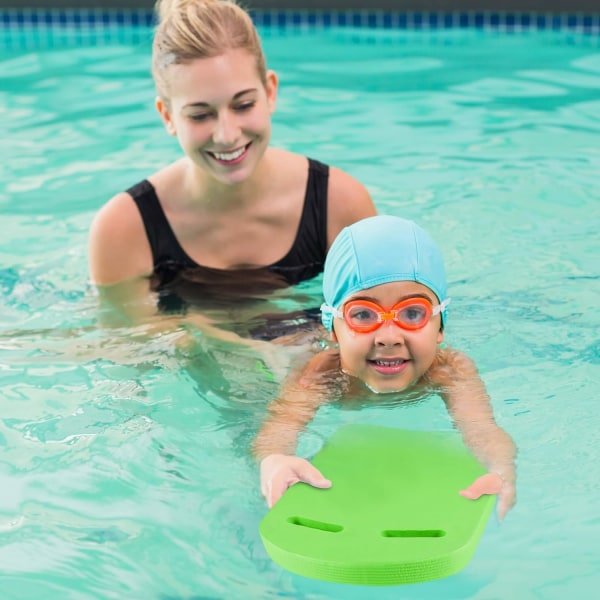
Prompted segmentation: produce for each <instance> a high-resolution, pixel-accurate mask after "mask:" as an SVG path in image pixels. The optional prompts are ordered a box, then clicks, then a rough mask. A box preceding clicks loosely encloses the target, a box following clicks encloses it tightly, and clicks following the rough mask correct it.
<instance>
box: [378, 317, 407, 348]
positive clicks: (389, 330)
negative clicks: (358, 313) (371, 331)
mask: <svg viewBox="0 0 600 600" xmlns="http://www.w3.org/2000/svg"><path fill="white" fill-rule="evenodd" d="M375 343H376V344H379V345H381V346H395V345H401V344H404V331H403V329H402V328H401V327H398V325H396V323H394V321H393V320H392V319H386V320H385V321H384V322H383V324H382V325H381V327H379V329H377V331H376V332H375Z"/></svg>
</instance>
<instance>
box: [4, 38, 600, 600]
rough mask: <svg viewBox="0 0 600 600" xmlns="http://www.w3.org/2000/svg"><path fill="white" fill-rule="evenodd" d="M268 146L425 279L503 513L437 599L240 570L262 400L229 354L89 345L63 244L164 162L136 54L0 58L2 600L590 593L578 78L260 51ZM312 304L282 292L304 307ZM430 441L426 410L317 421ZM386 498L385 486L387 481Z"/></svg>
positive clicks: (126, 339)
mask: <svg viewBox="0 0 600 600" xmlns="http://www.w3.org/2000/svg"><path fill="white" fill-rule="evenodd" d="M263 35H264V45H265V49H266V51H267V55H268V57H269V61H270V67H272V68H274V69H276V70H277V71H278V73H279V75H280V81H281V88H280V95H279V101H278V109H277V112H276V115H275V123H274V139H273V143H274V144H275V145H278V146H282V147H286V148H288V149H291V150H294V151H297V152H301V153H304V154H307V155H310V156H312V157H314V158H317V159H320V160H322V161H324V162H328V163H330V164H334V165H336V166H339V167H341V168H344V169H346V170H347V171H349V172H350V173H352V174H353V175H354V176H356V177H357V178H359V179H360V180H362V181H363V182H364V183H365V184H366V185H367V187H368V188H369V189H370V191H371V193H372V195H373V197H374V199H375V202H376V204H377V207H378V209H379V211H380V212H385V213H391V214H395V215H399V216H404V217H407V218H411V219H415V220H416V221H418V222H419V223H420V224H421V225H423V226H424V227H425V228H426V229H427V230H429V231H430V232H431V234H432V235H433V237H434V238H436V239H437V240H438V242H439V244H440V246H441V248H442V250H443V253H444V255H445V258H446V266H447V271H448V274H449V289H450V295H451V296H452V298H453V300H452V305H451V307H450V312H449V321H448V327H447V332H446V340H447V341H449V342H450V343H451V344H452V345H454V346H456V347H458V348H461V349H463V350H465V351H466V352H467V353H468V354H470V355H471V356H472V357H473V358H474V359H475V361H476V362H477V364H478V365H479V368H480V371H481V374H482V376H483V378H484V380H485V382H486V385H487V387H488V390H489V392H490V394H491V397H492V401H493V405H494V409H495V413H496V416H497V419H498V421H499V423H500V424H501V425H502V426H503V427H504V428H505V429H507V430H508V431H509V432H510V433H511V435H512V436H513V437H514V439H515V441H516V443H517V445H518V447H519V463H518V464H519V467H518V474H519V481H518V503H517V506H516V507H515V508H514V510H513V511H512V512H511V513H510V514H509V516H508V517H507V519H506V520H505V522H504V523H502V524H501V525H500V524H498V522H497V521H496V520H495V518H492V519H491V520H490V522H489V524H488V527H487V529H486V531H485V533H484V535H483V537H482V539H481V541H480V543H479V546H478V548H477V550H476V552H475V555H474V557H473V559H472V560H471V561H470V563H469V564H468V565H467V567H466V568H465V569H464V570H463V571H461V572H460V573H458V574H456V575H453V576H451V577H449V578H446V579H442V580H439V581H433V582H429V583H423V584H417V585H409V586H402V587H401V588H385V587H384V588H372V589H370V588H366V587H363V586H346V585H337V584H331V583H325V582H320V581H315V580H311V579H306V578H303V577H301V576H297V575H293V574H291V573H289V572H287V571H284V570H283V569H281V568H279V567H278V566H277V565H275V564H274V563H273V562H272V561H271V560H270V559H269V557H268V556H267V555H266V552H265V550H264V549H263V547H262V544H261V541H260V538H259V534H258V524H259V522H260V520H261V518H262V517H263V516H264V514H265V512H266V508H265V505H264V503H263V500H262V498H261V496H260V492H259V486H258V474H257V471H256V468H255V467H254V466H253V465H252V462H251V460H250V459H249V457H248V446H249V444H250V442H251V440H252V439H253V436H254V434H255V432H256V430H257V428H258V427H259V424H260V422H261V419H262V417H263V416H264V414H265V407H266V405H267V403H268V402H269V400H271V399H272V398H273V397H274V396H275V395H276V392H277V383H278V380H279V377H280V374H279V373H276V372H275V373H274V372H271V371H270V370H269V368H267V367H265V366H264V365H263V364H262V363H261V362H260V361H258V360H257V357H256V356H253V355H252V354H251V353H250V352H249V351H247V350H243V349H240V348H236V347H234V346H228V345H224V344H221V345H219V344H216V343H214V342H209V341H207V340H205V339H201V338H199V339H198V340H197V341H198V343H197V347H195V348H194V349H193V350H190V351H189V352H187V353H180V352H177V351H175V350H174V337H175V336H176V333H175V334H172V335H165V336H162V337H157V338H154V339H152V340H150V341H148V340H147V339H146V338H145V337H144V336H143V332H141V331H139V330H137V329H132V330H128V329H126V328H123V329H120V330H116V331H107V330H104V329H102V328H101V327H99V326H98V324H97V309H96V299H95V296H94V293H93V289H92V288H91V286H90V285H89V283H88V280H87V263H86V261H87V258H86V253H87V247H86V244H87V229H88V226H89V224H90V222H91V219H92V217H93V215H94V213H95V211H96V210H97V209H98V208H99V207H100V206H101V205H102V203H103V202H105V201H106V200H107V199H108V198H109V197H110V196H112V195H113V194H114V193H116V192H117V191H121V190H123V189H125V188H127V187H129V186H130V185H131V184H133V183H135V182H136V181H138V180H139V179H142V178H143V177H144V176H146V175H147V174H149V173H150V172H152V171H154V170H155V169H157V168H159V167H161V166H163V165H164V164H166V163H167V162H169V161H170V160H172V159H174V158H176V157H178V156H179V149H178V147H177V144H176V142H175V141H174V140H173V139H172V138H170V137H169V136H167V135H166V134H165V132H164V130H163V128H162V125H161V124H160V122H159V119H158V116H157V115H156V114H155V112H154V108H153V98H154V91H153V84H152V82H151V80H150V77H149V55H150V48H149V44H150V42H149V40H150V32H149V31H148V36H147V39H148V42H147V43H143V42H142V43H140V42H136V43H132V44H127V43H118V44H116V43H115V44H112V45H111V44H105V45H103V46H99V47H93V46H89V47H85V46H78V47H71V46H68V45H62V46H58V47H55V46H52V45H48V46H47V47H44V48H41V49H35V48H34V49H30V50H26V51H16V50H10V51H4V52H2V53H0V79H1V81H2V86H1V88H0V118H1V119H2V128H3V140H4V143H3V144H2V146H1V147H0V158H1V160H0V210H1V213H2V225H1V229H2V235H1V236H0V290H1V296H0V327H1V329H2V332H1V334H0V347H1V350H2V354H1V358H0V368H1V373H0V402H1V412H0V565H1V568H0V590H1V593H0V595H1V597H2V599H3V600H13V599H22V598H27V599H29V598H47V599H53V598H70V599H79V598H82V599H83V598H86V599H87V598H107V599H108V598H115V599H117V598H118V599H122V598H132V599H133V598H135V599H138V598H139V599H141V598H144V599H157V600H174V599H180V598H181V599H184V598H185V599H192V598H193V599H197V600H199V599H209V598H210V599H215V598H219V599H230V598H257V599H258V598H260V599H262V598H293V599H310V600H324V599H338V598H350V599H362V598H367V597H368V598H370V599H372V600H378V599H388V598H389V599H391V598H405V599H418V600H425V599H427V600H429V599H432V600H433V599H435V600H439V599H440V598H443V599H444V600H451V599H457V600H458V599H461V600H462V599H467V598H469V599H470V598H473V599H478V600H504V599H506V598H517V599H518V600H528V599H534V598H535V599H544V600H546V599H547V600H554V599H561V600H562V599H563V598H564V597H565V596H567V595H568V596H569V597H573V598H589V597H592V596H593V589H596V588H597V587H598V585H599V584H600V553H599V552H598V542H597V540H598V537H599V534H600V518H599V513H598V505H599V500H600V483H599V482H600V468H599V465H600V441H599V438H598V433H597V432H598V428H599V425H600V416H599V412H598V407H597V401H598V390H599V389H600V386H599V384H600V369H599V368H598V367H599V364H600V343H599V340H598V331H599V327H600V316H599V315H600V311H599V310H598V306H599V305H600V274H599V267H598V265H599V264H600V260H599V258H600V256H599V254H600V252H599V251H600V243H599V237H598V232H599V231H600V145H599V144H598V139H599V134H600V50H599V45H598V39H597V38H594V37H592V36H588V37H585V36H583V37H580V38H573V37H572V36H570V37H569V36H565V35H564V34H561V33H560V32H537V33H536V32H527V33H521V34H517V33H514V34H502V33H490V32H487V33H483V32H481V31H474V30H473V31H472V30H460V31H453V30H449V31H429V32H428V31H421V32H410V31H402V32H394V31H390V30H386V31H376V30H359V29H356V30H353V29H336V28H331V29H325V30H321V31H292V30H288V31H285V32H281V31H275V30H273V31H271V30H263ZM319 299H320V296H319V279H316V280H314V281H311V282H308V283H305V284H302V285H301V286H300V287H299V288H298V289H296V290H291V291H290V292H289V296H288V301H289V303H290V305H298V306H305V305H311V306H312V305H314V304H317V303H318V302H319ZM350 422H353V423H358V422H363V423H375V424H389V425H392V426H397V427H405V428H415V429H434V430H437V429H448V428H450V427H451V424H450V422H449V419H448V416H447V414H446V412H445V409H444V407H443V405H442V403H441V401H440V400H439V399H438V398H431V399H428V400H427V401H424V402H420V403H417V404H411V405H409V406H405V407H391V406H389V405H388V406H380V407H375V406H374V407H363V408H362V409H360V410H341V409H340V408H339V407H328V408H327V409H324V410H322V411H320V412H319V413H318V415H317V417H316V419H315V420H314V421H313V422H312V423H311V424H310V426H309V428H308V431H307V432H306V434H305V435H304V436H303V438H302V439H301V442H300V451H301V452H302V453H303V454H305V455H307V456H310V455H311V454H312V453H314V452H315V451H316V450H317V449H318V448H319V447H320V445H321V444H322V443H323V441H324V440H325V439H327V437H328V436H330V435H331V434H332V433H333V432H334V431H335V430H336V429H337V427H339V426H340V425H341V424H343V423H350ZM399 476H401V474H399Z"/></svg>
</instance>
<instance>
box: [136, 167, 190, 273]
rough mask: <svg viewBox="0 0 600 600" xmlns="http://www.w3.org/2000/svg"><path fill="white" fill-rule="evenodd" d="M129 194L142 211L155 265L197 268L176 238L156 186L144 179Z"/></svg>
mask: <svg viewBox="0 0 600 600" xmlns="http://www.w3.org/2000/svg"><path fill="white" fill-rule="evenodd" d="M127 193H128V194H129V195H130V196H131V197H132V198H133V201H134V202H135V203H136V205H137V207H138V210H139V211H140V215H141V217H142V221H143V223H144V228H145V229H146V235H147V236H148V243H149V244H150V248H151V249H152V262H153V264H154V265H155V266H156V265H158V264H160V263H163V262H176V263H179V264H182V265H184V266H187V267H194V266H196V263H195V262H194V261H193V260H192V259H191V258H190V257H189V256H188V255H187V254H186V253H185V251H184V249H183V248H182V247H181V244H180V243H179V240H178V239H177V237H176V236H175V233H174V232H173V229H172V228H171V224H170V223H169V221H168V220H167V217H166V215H165V212H164V210H163V208H162V206H161V204H160V201H159V200H158V196H157V195H156V190H155V189H154V186H153V185H152V184H151V183H150V182H149V181H148V180H147V179H144V180H143V181H140V182H139V183H137V184H136V185H134V186H132V187H130V188H129V189H128V190H127Z"/></svg>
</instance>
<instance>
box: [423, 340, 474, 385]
mask: <svg viewBox="0 0 600 600" xmlns="http://www.w3.org/2000/svg"><path fill="white" fill-rule="evenodd" d="M476 375H477V366H476V365H475V362H474V361H473V359H472V358H470V357H469V356H467V355H466V354H465V353H464V352H462V351H461V350H457V349H456V348H452V347H450V346H445V347H444V348H439V349H438V352H437V354H436V356H435V359H434V361H433V363H432V364H431V367H429V370H428V371H427V373H426V377H427V379H428V380H429V381H430V382H431V383H433V384H436V385H440V386H444V385H449V384H452V383H454V382H456V381H457V380H459V379H466V378H470V377H474V376H476Z"/></svg>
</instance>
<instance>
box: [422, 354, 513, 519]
mask: <svg viewBox="0 0 600 600" xmlns="http://www.w3.org/2000/svg"><path fill="white" fill-rule="evenodd" d="M428 377H429V379H430V380H431V381H432V383H434V384H435V385H436V386H438V389H439V390H440V394H441V396H442V398H443V399H444V402H445V403H446V407H447V409H448V412H449V413H450V416H451V417H452V420H453V421H454V424H455V425H456V427H457V429H458V430H459V431H460V432H461V434H462V437H463V440H464V442H465V444H466V445H467V447H468V448H470V449H471V451H472V452H473V454H474V455H475V456H476V457H477V459H478V460H479V461H480V462H481V463H482V464H483V465H484V466H485V468H486V469H487V470H488V471H489V472H490V473H489V474H488V475H484V476H483V477H482V478H479V479H478V480H477V481H475V482H474V483H473V484H472V485H471V486H469V488H467V490H464V491H463V492H461V494H462V495H464V496H465V497H468V498H473V499H475V498H478V497H479V496H480V495H481V494H482V493H498V516H499V517H500V519H502V518H504V516H505V515H506V513H507V512H508V511H509V510H510V508H511V507H512V506H513V505H514V503H515V482H516V470H515V458H516V454H517V450H516V446H515V444H514V442H513V440H512V438H511V437H510V435H509V434H508V433H507V432H506V431H504V429H502V428H501V427H500V426H499V425H498V424H497V423H496V421H495V419H494V413H493V410H492V406H491V404H490V397H489V395H488V393H487V391H486V389H485V384H484V383H483V380H482V379H481V377H480V376H479V373H478V372H477V367H476V366H475V364H474V363H473V361H472V360H471V359H470V358H469V357H468V356H466V355H465V354H463V353H462V352H458V351H456V350H453V349H443V350H441V351H440V353H439V355H438V357H437V359H436V362H435V363H434V365H433V366H432V368H431V369H430V372H429V374H428Z"/></svg>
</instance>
